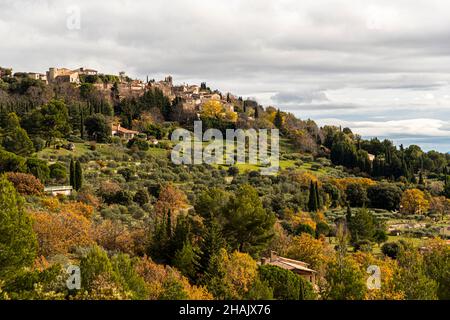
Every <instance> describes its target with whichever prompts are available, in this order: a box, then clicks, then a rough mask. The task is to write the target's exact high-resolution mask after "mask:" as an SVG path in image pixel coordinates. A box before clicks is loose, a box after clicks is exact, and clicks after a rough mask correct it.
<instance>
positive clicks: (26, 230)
mask: <svg viewBox="0 0 450 320" xmlns="http://www.w3.org/2000/svg"><path fill="white" fill-rule="evenodd" d="M23 204H24V201H23V198H22V197H21V196H20V195H19V194H18V193H17V191H16V189H15V188H14V186H13V185H12V183H11V182H9V181H8V180H7V179H6V178H5V177H1V178H0V279H1V278H7V277H8V276H9V275H11V274H12V273H14V272H17V271H18V270H19V269H20V268H23V267H28V266H31V265H32V263H33V261H34V258H35V256H36V251H37V242H36V236H35V234H34V232H33V229H32V222H31V219H30V217H29V216H28V215H27V214H26V213H25V211H24V209H23Z"/></svg>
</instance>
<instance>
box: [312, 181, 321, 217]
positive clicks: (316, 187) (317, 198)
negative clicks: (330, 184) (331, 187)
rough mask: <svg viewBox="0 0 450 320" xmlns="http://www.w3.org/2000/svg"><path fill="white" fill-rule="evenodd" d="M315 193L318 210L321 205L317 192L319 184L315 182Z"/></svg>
mask: <svg viewBox="0 0 450 320" xmlns="http://www.w3.org/2000/svg"><path fill="white" fill-rule="evenodd" d="M314 189H315V190H314V191H315V194H316V203H317V210H319V209H320V208H321V207H322V204H321V201H320V193H319V184H318V183H317V182H316V185H315V188H314Z"/></svg>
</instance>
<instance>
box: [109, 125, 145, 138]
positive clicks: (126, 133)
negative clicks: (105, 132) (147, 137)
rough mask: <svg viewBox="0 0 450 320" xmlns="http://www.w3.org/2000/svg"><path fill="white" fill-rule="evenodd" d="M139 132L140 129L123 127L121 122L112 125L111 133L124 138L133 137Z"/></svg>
mask: <svg viewBox="0 0 450 320" xmlns="http://www.w3.org/2000/svg"><path fill="white" fill-rule="evenodd" d="M137 134H139V132H138V131H134V130H129V129H127V128H124V127H121V126H120V123H119V124H117V125H115V124H113V125H112V128H111V135H112V136H116V137H121V138H122V139H127V140H130V139H133V138H134V136H135V135H137Z"/></svg>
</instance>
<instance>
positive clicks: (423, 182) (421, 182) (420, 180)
mask: <svg viewBox="0 0 450 320" xmlns="http://www.w3.org/2000/svg"><path fill="white" fill-rule="evenodd" d="M419 184H421V185H424V184H425V181H424V180H423V174H422V171H420V172H419Z"/></svg>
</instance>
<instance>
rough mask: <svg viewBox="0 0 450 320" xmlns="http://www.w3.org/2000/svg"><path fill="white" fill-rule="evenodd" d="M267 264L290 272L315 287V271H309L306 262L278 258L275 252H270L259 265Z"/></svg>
mask: <svg viewBox="0 0 450 320" xmlns="http://www.w3.org/2000/svg"><path fill="white" fill-rule="evenodd" d="M267 264H268V265H272V266H277V267H280V268H282V269H285V270H290V271H292V272H294V273H296V274H298V275H299V276H301V277H302V278H304V279H305V280H307V281H309V282H311V284H312V285H313V286H315V285H316V280H317V279H316V274H317V271H315V270H313V269H310V268H309V264H308V263H306V262H303V261H298V260H293V259H288V258H284V257H280V256H279V255H278V254H277V253H276V252H274V251H272V252H271V253H270V257H269V258H262V259H261V265H267Z"/></svg>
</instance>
